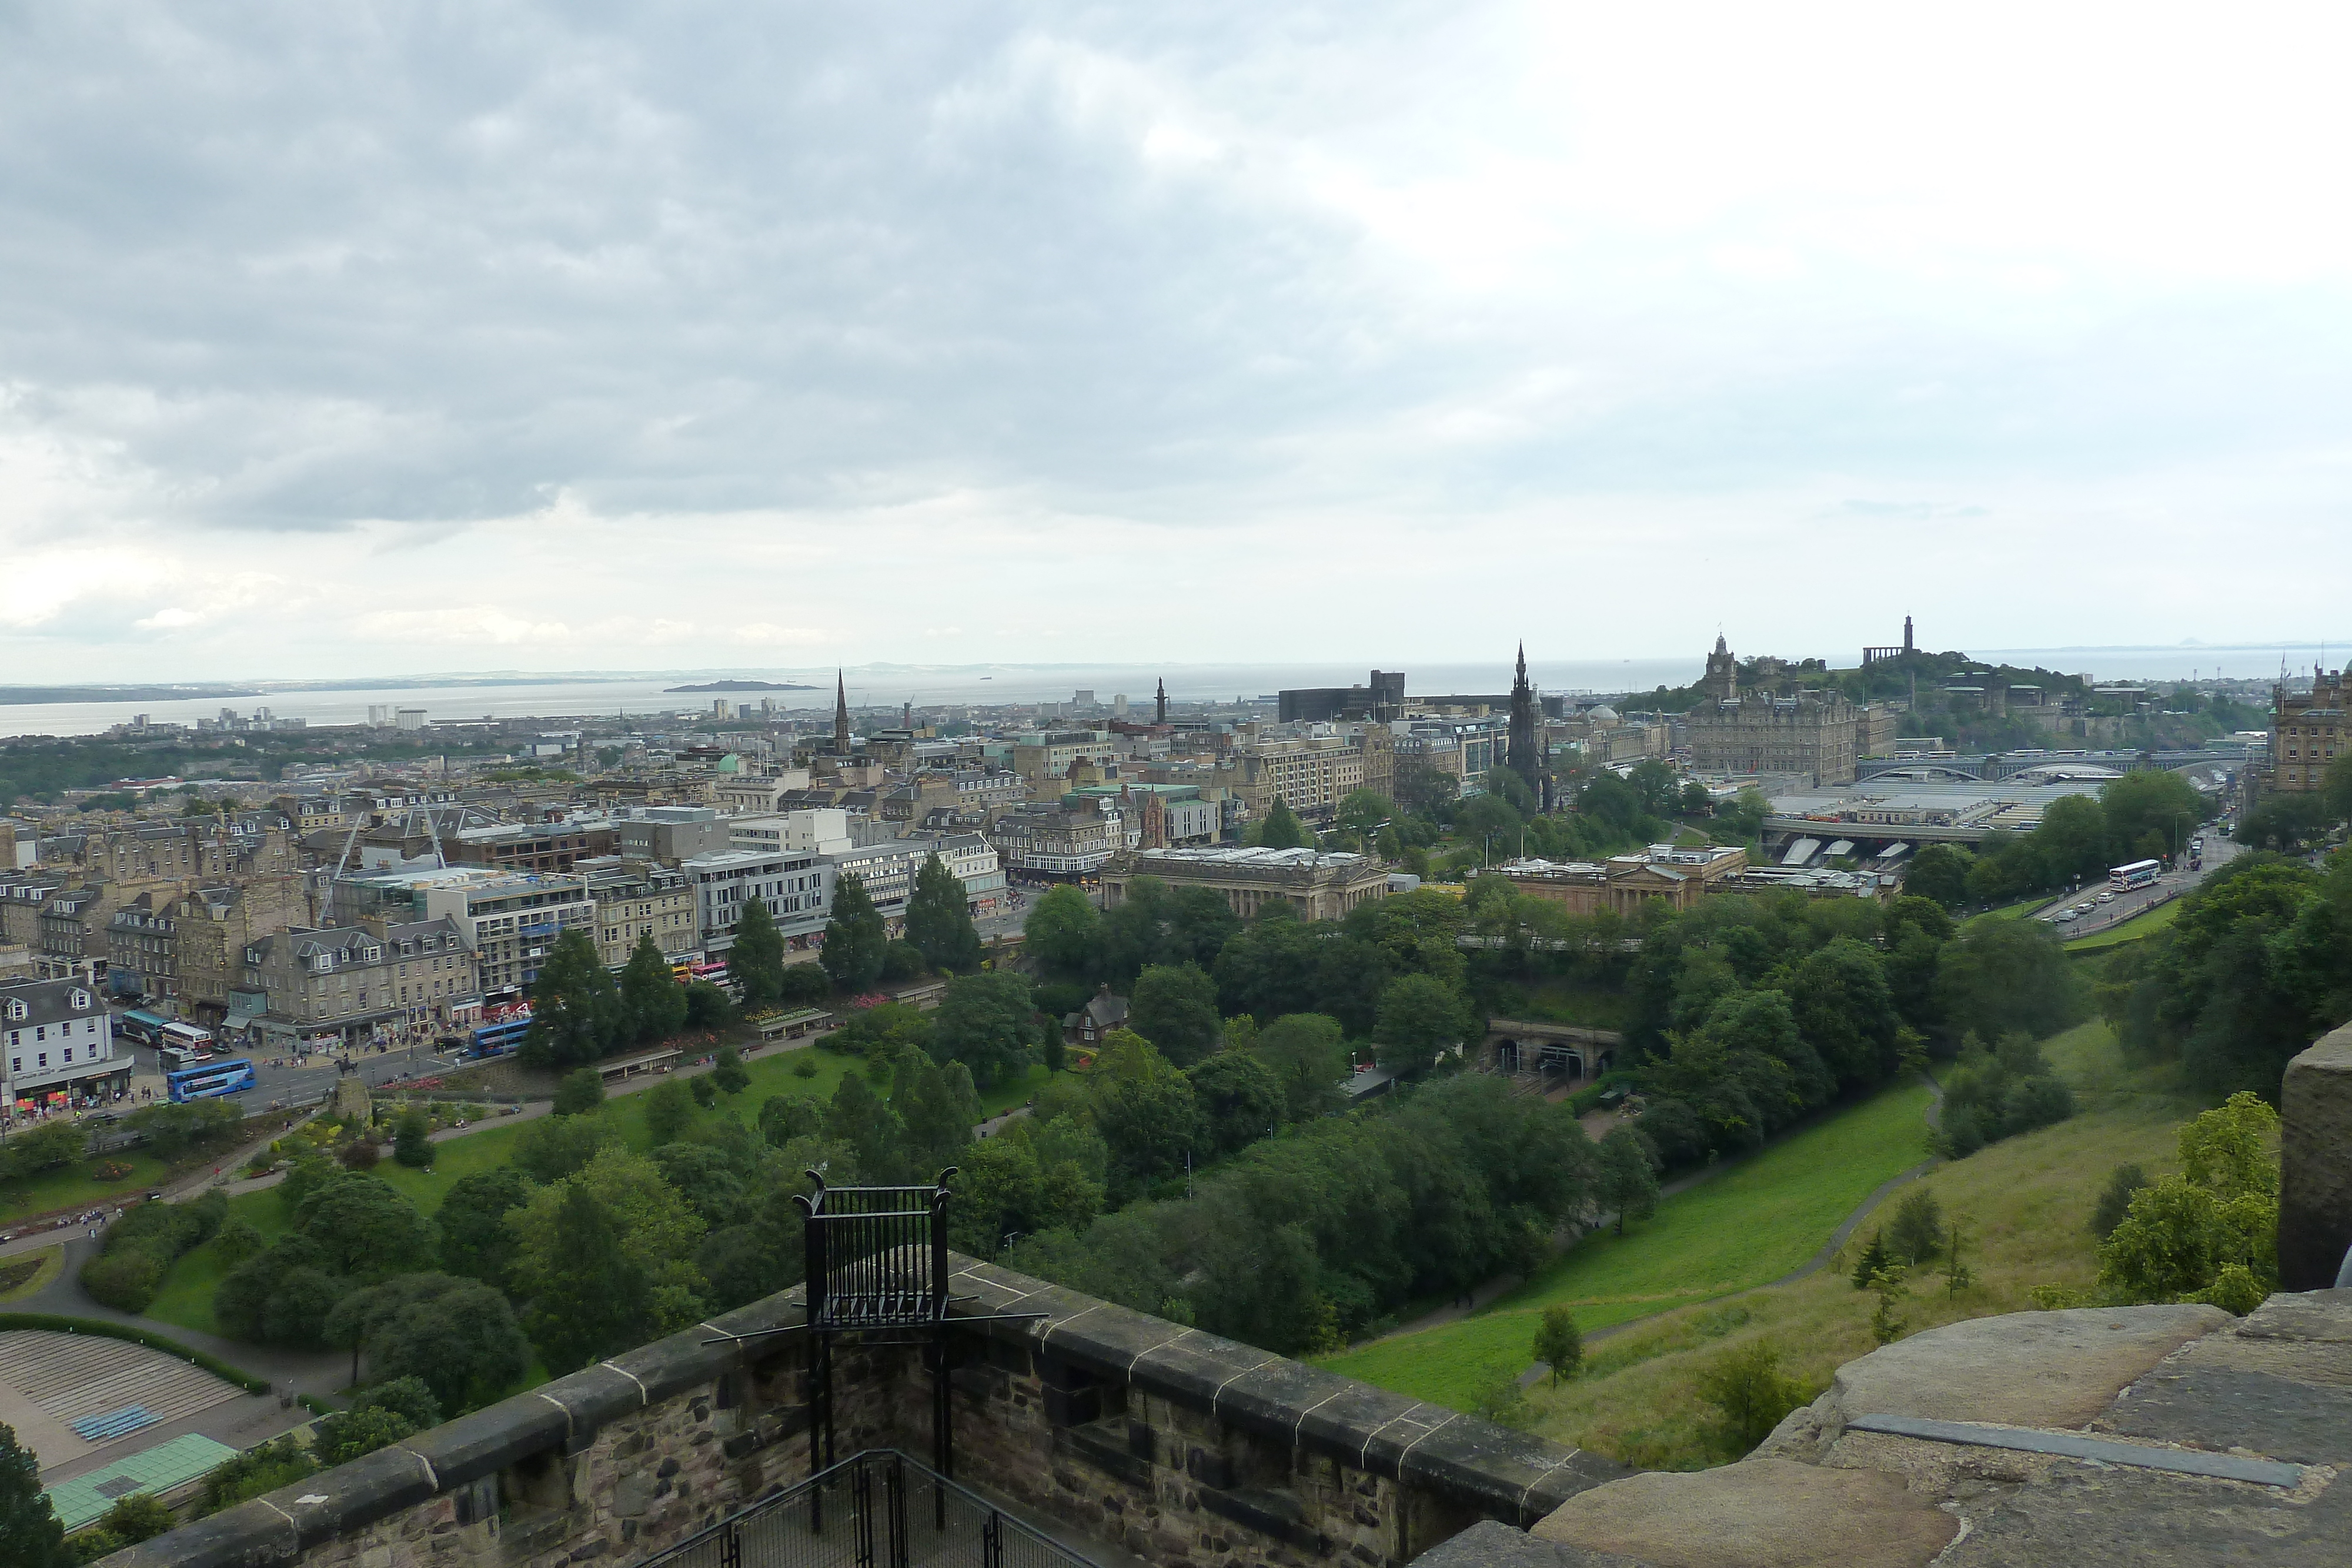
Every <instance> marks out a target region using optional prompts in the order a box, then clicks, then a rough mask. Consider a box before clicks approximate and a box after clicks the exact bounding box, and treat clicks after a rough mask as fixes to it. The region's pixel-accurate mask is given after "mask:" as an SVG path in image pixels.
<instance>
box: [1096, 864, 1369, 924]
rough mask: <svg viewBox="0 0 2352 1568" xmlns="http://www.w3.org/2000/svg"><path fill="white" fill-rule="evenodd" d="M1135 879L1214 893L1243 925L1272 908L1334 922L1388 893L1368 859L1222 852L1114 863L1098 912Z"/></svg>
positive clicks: (1123, 896)
mask: <svg viewBox="0 0 2352 1568" xmlns="http://www.w3.org/2000/svg"><path fill="white" fill-rule="evenodd" d="M1139 876H1150V877H1157V878H1159V879H1160V881H1161V882H1163V883H1167V884H1168V885H1169V886H1170V887H1207V888H1213V889H1215V890H1216V891H1217V892H1218V893H1221V894H1224V897H1225V902H1226V903H1227V904H1231V905H1232V906H1233V911H1234V914H1236V915H1240V916H1241V917H1242V918H1243V919H1244V920H1246V919H1248V918H1250V917H1251V916H1252V915H1256V914H1257V913H1258V912H1259V911H1261V910H1263V909H1266V908H1268V907H1270V906H1272V905H1274V904H1288V905H1289V906H1290V908H1291V911H1292V912H1293V913H1294V914H1296V915H1297V916H1298V918H1299V919H1301V920H1337V919H1339V917H1340V916H1341V915H1345V914H1347V913H1348V912H1349V910H1351V909H1353V908H1355V907H1356V906H1357V905H1358V904H1369V903H1370V902H1371V901H1372V900H1374V899H1376V898H1386V897H1387V896H1388V893H1389V873H1388V869H1387V868H1386V867H1385V866H1383V865H1382V864H1381V862H1380V861H1379V860H1377V859H1375V858H1374V857H1372V856H1370V855H1351V854H1338V853H1331V852H1325V851H1321V850H1309V849H1296V850H1269V849H1244V848H1242V847H1240V846H1238V845H1223V846H1219V847H1213V848H1206V849H1191V850H1145V851H1141V852H1138V853H1134V854H1125V855H1120V856H1118V858H1117V859H1115V860H1114V861H1113V862H1111V864H1110V866H1109V868H1108V869H1107V870H1106V871H1105V872H1104V873H1103V904H1104V907H1105V908H1108V909H1116V908H1118V905H1119V904H1121V903H1122V902H1123V901H1124V900H1125V899H1126V897H1127V892H1128V889H1129V886H1130V885H1131V884H1132V883H1134V881H1135V879H1136V878H1137V877H1139Z"/></svg>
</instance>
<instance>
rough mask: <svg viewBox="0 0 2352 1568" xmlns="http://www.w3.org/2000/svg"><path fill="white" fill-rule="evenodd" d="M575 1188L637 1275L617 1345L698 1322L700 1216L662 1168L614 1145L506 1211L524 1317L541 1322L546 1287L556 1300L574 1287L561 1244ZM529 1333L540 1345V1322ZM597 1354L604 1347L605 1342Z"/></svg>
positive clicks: (542, 1344) (568, 1255)
mask: <svg viewBox="0 0 2352 1568" xmlns="http://www.w3.org/2000/svg"><path fill="white" fill-rule="evenodd" d="M580 1192H585V1193H586V1194H587V1195H588V1196H589V1197H593V1199H594V1200H595V1202H596V1205H597V1207H598V1209H599V1212H600V1213H601V1214H602V1215H603V1216H604V1224H606V1225H607V1226H609V1227H610V1228H612V1230H613V1232H614V1236H615V1237H616V1238H617V1245H618V1246H619V1248H620V1249H622V1251H623V1252H624V1253H625V1255H626V1256H627V1258H628V1260H629V1262H630V1266H631V1267H632V1268H633V1269H635V1270H638V1271H639V1272H640V1273H641V1275H642V1277H643V1281H644V1294H643V1296H642V1298H641V1306H639V1307H633V1309H632V1310H633V1311H634V1312H637V1313H638V1316H637V1318H636V1320H635V1321H636V1327H635V1329H634V1330H633V1331H632V1332H633V1333H635V1338H631V1339H625V1340H621V1341H620V1342H619V1344H620V1345H624V1346H625V1345H630V1344H636V1343H642V1342H643V1341H645V1340H646V1339H650V1338H652V1337H654V1335H655V1334H656V1333H669V1332H671V1331H673V1330H676V1329H680V1328H684V1327H686V1326H687V1325H688V1324H689V1323H692V1322H696V1321H698V1319H699V1318H700V1317H701V1316H702V1315H703V1313H704V1312H705V1311H706V1309H705V1306H704V1303H703V1301H702V1297H701V1291H702V1287H703V1280H702V1277H701V1275H700V1274H699V1273H698V1272H697V1271H696V1270H695V1266H694V1258H695V1252H696V1249H698V1247H699V1246H700V1245H701V1242H702V1238H703V1235H704V1232H705V1226H704V1225H703V1222H702V1219H701V1218H700V1217H699V1216H698V1215H696V1214H695V1212H694V1211H693V1209H692V1208H690V1207H688V1205H687V1202H686V1199H685V1198H684V1197H682V1196H681V1195H680V1194H679V1192H678V1190H677V1188H676V1187H674V1186H670V1184H669V1183H668V1182H667V1181H666V1180H664V1179H663V1178H662V1174H661V1170H660V1167H658V1166H656V1165H655V1164H654V1162H653V1161H651V1160H650V1159H647V1158H646V1156H645V1155H640V1154H635V1153H633V1152H632V1151H630V1150H628V1149H626V1148H623V1147H621V1146H619V1145H613V1146H611V1147H608V1148H603V1149H599V1150H598V1151H597V1152H596V1157H595V1158H594V1159H593V1160H590V1161H589V1162H588V1164H587V1165H586V1166H583V1167H582V1168H581V1170H580V1171H579V1173H578V1174H577V1175H575V1176H572V1177H571V1178H570V1179H569V1180H567V1181H563V1182H560V1183H558V1184H556V1185H555V1186H551V1187H542V1188H541V1189H540V1190H539V1191H537V1192H535V1193H533V1194H532V1195H531V1198H530V1202H529V1203H528V1204H525V1205H524V1206H523V1207H520V1208H519V1209H516V1210H513V1211H512V1212H510V1213H509V1215H508V1216H507V1228H508V1229H509V1231H510V1232H512V1233H513V1235H514V1238H515V1251H514V1260H513V1264H512V1269H513V1274H514V1281H515V1286H516V1289H517V1291H519V1292H520V1295H521V1297H522V1298H523V1299H524V1300H526V1301H529V1302H530V1306H531V1315H530V1317H528V1318H527V1320H526V1321H527V1322H530V1323H538V1322H541V1321H543V1314H544V1312H545V1311H546V1309H547V1304H548V1300H549V1297H550V1292H551V1291H552V1292H553V1294H554V1296H555V1297H556V1298H557V1299H567V1293H568V1292H570V1291H572V1290H573V1289H574V1286H573V1285H572V1283H569V1282H567V1281H571V1280H572V1277H573V1275H574V1274H575V1273H576V1272H577V1271H578V1270H577V1268H576V1265H575V1259H574V1257H573V1255H572V1253H570V1252H568V1251H566V1250H565V1247H566V1245H567V1242H566V1238H567V1235H568V1234H569V1232H568V1231H567V1229H566V1223H567V1222H566V1221H565V1219H564V1218H563V1215H564V1211H565V1209H566V1207H567V1206H568V1205H570V1203H571V1199H572V1195H574V1194H575V1193H580ZM575 1218H576V1217H575ZM615 1332H617V1331H615ZM531 1338H532V1339H533V1340H534V1341H535V1342H536V1343H538V1344H539V1345H540V1347H541V1349H542V1350H545V1349H546V1348H547V1342H546V1341H545V1340H544V1339H543V1338H541V1333H540V1330H539V1328H537V1327H532V1329H531ZM599 1354H611V1349H610V1348H608V1349H606V1350H604V1351H602V1352H600V1353H599ZM548 1364H549V1366H550V1367H551V1368H552V1367H553V1365H554V1362H553V1361H552V1360H550V1361H549V1363H548Z"/></svg>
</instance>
